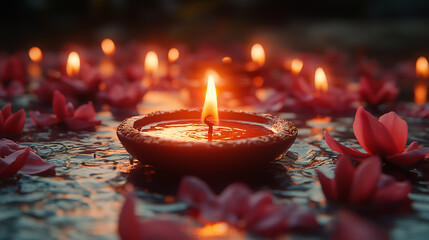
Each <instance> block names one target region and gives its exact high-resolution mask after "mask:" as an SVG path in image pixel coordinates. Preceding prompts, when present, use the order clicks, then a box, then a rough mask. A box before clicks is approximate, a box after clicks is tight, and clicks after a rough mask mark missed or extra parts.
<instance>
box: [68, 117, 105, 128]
mask: <svg viewBox="0 0 429 240" xmlns="http://www.w3.org/2000/svg"><path fill="white" fill-rule="evenodd" d="M63 121H64V123H65V124H66V125H67V127H68V128H69V129H70V130H72V131H80V130H88V129H90V128H92V127H94V126H96V125H99V124H100V123H101V122H100V121H86V120H81V119H77V118H71V117H68V118H64V119H63Z"/></svg>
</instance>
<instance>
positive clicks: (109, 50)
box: [101, 38, 116, 56]
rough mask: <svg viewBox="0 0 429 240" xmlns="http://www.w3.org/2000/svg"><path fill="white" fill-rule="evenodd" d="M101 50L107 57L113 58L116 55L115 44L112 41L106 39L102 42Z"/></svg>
mask: <svg viewBox="0 0 429 240" xmlns="http://www.w3.org/2000/svg"><path fill="white" fill-rule="evenodd" d="M101 50H103V53H104V54H105V55H106V56H111V55H113V54H114V53H115V50H116V48H115V43H114V42H113V41H112V39H109V38H106V39H104V40H103V41H102V42H101Z"/></svg>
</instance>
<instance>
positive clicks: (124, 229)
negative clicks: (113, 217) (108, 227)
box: [118, 192, 143, 240]
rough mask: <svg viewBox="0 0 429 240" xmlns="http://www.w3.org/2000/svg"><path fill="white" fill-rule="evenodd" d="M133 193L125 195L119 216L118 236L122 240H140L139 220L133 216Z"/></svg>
mask: <svg viewBox="0 0 429 240" xmlns="http://www.w3.org/2000/svg"><path fill="white" fill-rule="evenodd" d="M134 199H135V197H134V193H133V192H126V193H125V202H124V205H123V206H122V211H121V214H120V215H119V226H118V231H119V236H120V237H121V239H123V240H141V239H143V238H142V236H141V233H142V229H141V227H140V222H139V218H138V217H137V216H136V214H135V203H134V201H135V200H134Z"/></svg>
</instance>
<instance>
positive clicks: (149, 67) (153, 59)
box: [144, 51, 158, 73]
mask: <svg viewBox="0 0 429 240" xmlns="http://www.w3.org/2000/svg"><path fill="white" fill-rule="evenodd" d="M144 70H145V72H146V73H155V72H156V71H158V55H156V53H155V52H154V51H149V52H148V53H147V54H146V58H145V60H144Z"/></svg>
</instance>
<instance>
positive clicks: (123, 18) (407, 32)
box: [0, 0, 429, 56]
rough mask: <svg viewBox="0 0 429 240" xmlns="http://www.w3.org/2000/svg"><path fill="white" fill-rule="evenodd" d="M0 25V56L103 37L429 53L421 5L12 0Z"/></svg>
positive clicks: (349, 0) (389, 0) (426, 4)
mask: <svg viewBox="0 0 429 240" xmlns="http://www.w3.org/2000/svg"><path fill="white" fill-rule="evenodd" d="M0 19H1V21H0V27H1V32H2V33H1V36H2V37H1V38H0V50H3V51H9V52H12V51H15V50H17V49H23V48H28V47H30V46H33V45H38V46H41V47H42V48H43V49H52V50H56V49H59V48H61V47H62V46H64V44H67V43H71V42H73V43H78V44H82V45H96V44H97V45H98V44H99V42H100V41H101V40H102V39H103V38H105V37H110V38H112V39H113V40H114V41H115V42H118V43H128V42H130V41H132V40H137V41H143V42H150V43H160V44H165V45H168V44H171V43H173V42H174V43H177V42H185V43H187V44H190V45H197V44H199V43H201V42H210V43H217V44H224V43H231V42H236V41H238V42H249V41H251V40H254V39H261V40H262V41H264V39H268V40H267V41H275V42H276V44H280V45H284V46H288V47H289V48H293V49H294V50H314V49H320V48H326V47H334V48H337V49H340V50H341V49H343V50H355V49H356V48H361V47H366V48H368V49H370V50H372V51H374V52H375V53H376V54H386V53H387V54H392V55H401V54H406V55H411V56H414V55H416V54H427V53H429V51H428V49H429V47H428V46H429V45H428V44H429V1H426V0H374V1H369V0H328V1H322V0H318V1H313V0H294V1H280V0H277V1H261V0H260V1H258V0H219V1H215V0H188V1H179V0H158V1H136V0H105V1H103V0H91V1H79V0H77V1H76V0H75V1H60V0H39V1H38V0H33V1H32V0H15V1H3V2H2V7H1V8H0ZM273 39H275V40H273Z"/></svg>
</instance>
